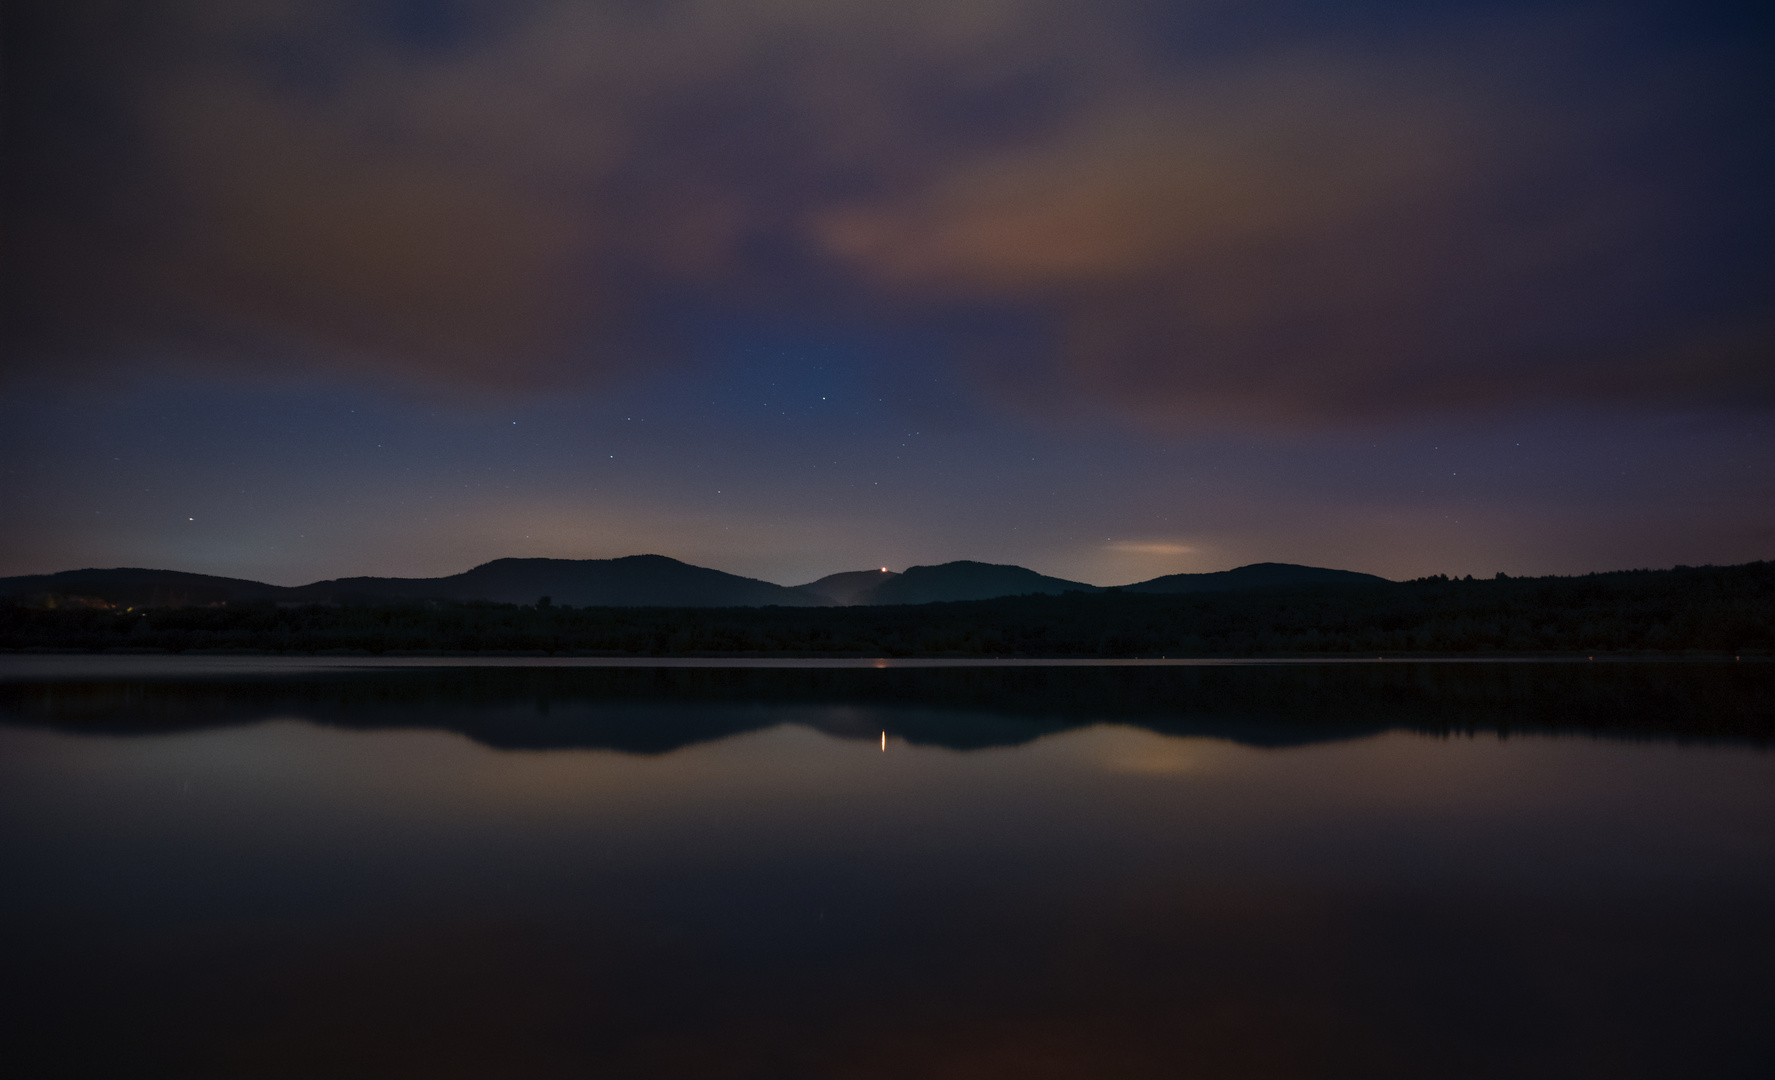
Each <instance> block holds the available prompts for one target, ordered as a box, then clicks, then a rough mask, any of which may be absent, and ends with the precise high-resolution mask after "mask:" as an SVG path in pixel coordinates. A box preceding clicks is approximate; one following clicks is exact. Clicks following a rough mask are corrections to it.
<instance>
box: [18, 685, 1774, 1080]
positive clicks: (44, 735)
mask: <svg viewBox="0 0 1775 1080" xmlns="http://www.w3.org/2000/svg"><path fill="white" fill-rule="evenodd" d="M1772 735H1775V670H1772V666H1771V665H1748V664H1659V665H1651V664H1601V663H1598V664H1507V665H1506V664H1485V665H1476V664H1401V665H1360V666H1359V665H1303V666H1286V665H1285V666H1250V667H1224V666H1221V667H1175V666H1146V667H1118V668H1103V667H1073V668H1054V667H1007V668H966V667H954V668H925V669H901V668H890V669H886V670H873V669H834V668H827V667H814V668H804V669H772V668H746V669H722V668H585V667H563V666H558V665H536V666H531V667H521V668H510V667H479V668H455V667H447V666H426V665H415V666H412V667H409V668H403V669H394V670H383V669H377V668H375V667H374V666H373V665H364V666H359V667H354V668H340V669H334V668H330V667H327V666H325V665H322V664H318V663H310V664H307V665H289V666H282V667H280V666H279V665H278V664H277V663H275V662H254V663H252V664H235V665H230V664H227V663H221V662H217V663H210V664H204V663H198V662H195V661H193V662H189V663H182V662H181V658H170V659H167V660H160V661H154V662H142V663H133V664H132V663H123V662H108V661H104V660H102V659H99V658H91V659H87V658H70V659H66V660H54V661H43V662H36V661H24V660H14V661H7V662H5V663H0V949H3V962H0V998H3V999H4V1001H5V1002H6V1004H5V1005H4V1007H3V1011H0V1024H3V1025H4V1044H3V1051H0V1053H3V1055H4V1056H3V1057H0V1074H4V1075H6V1076H9V1077H36V1076H62V1075H70V1076H130V1077H137V1076H169V1077H197V1076H229V1077H260V1076H274V1077H283V1076H288V1077H346V1076H369V1077H405V1076H412V1077H428V1078H430V1077H454V1076H462V1077H505V1076H511V1077H529V1076H538V1077H554V1076H561V1077H630V1076H634V1077H696V1078H723V1077H772V1078H775V1077H858V1078H861V1077H894V1078H900V1077H937V1078H942V1077H956V1078H963V1077H965V1078H976V1077H1093V1078H1095V1077H1105V1078H1116V1077H1180V1076H1202V1077H1321V1076H1340V1077H1363V1078H1372V1077H1393V1076H1398V1077H1592V1076H1594V1077H1642V1076H1643V1077H1691V1076H1692V1077H1732V1076H1745V1077H1750V1076H1756V1077H1762V1076H1767V1075H1775V1073H1772V1072H1771V1068H1772V1066H1775V755H1772V754H1771V753H1770V752H1769V746H1770V741H1769V740H1770V737H1771V736H1772Z"/></svg>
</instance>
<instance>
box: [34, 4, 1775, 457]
mask: <svg viewBox="0 0 1775 1080" xmlns="http://www.w3.org/2000/svg"><path fill="white" fill-rule="evenodd" d="M19 7H20V8H21V10H22V11H23V14H22V15H21V16H20V17H18V18H15V19H13V20H12V21H11V22H10V23H9V40H10V43H9V49H10V50H11V52H9V57H8V60H9V74H8V77H9V82H10V83H11V84H13V85H14V86H17V87H20V88H22V89H23V90H24V91H25V92H21V93H12V92H9V93H8V95H7V96H6V99H5V101H6V108H7V110H8V116H7V130H8V140H9V165H8V168H9V170H10V172H9V183H8V185H7V188H6V190H7V192H8V195H7V199H8V205H7V207H6V214H7V221H8V228H9V239H8V244H9V259H8V260H7V266H6V273H7V274H8V275H9V276H8V278H7V281H6V301H7V312H8V333H9V335H10V340H9V349H8V352H9V355H10V356H12V357H14V358H15V362H16V361H18V360H21V359H23V360H28V359H30V358H32V357H36V358H38V359H39V361H40V360H41V358H43V357H46V356H52V355H62V356H66V355H91V354H95V353H104V352H111V353H115V352H117V351H118V350H119V349H122V350H124V351H126V352H128V353H129V354H131V355H135V354H138V353H140V352H141V351H142V347H143V346H144V345H158V346H162V347H165V346H172V347H174V348H175V349H176V350H177V351H179V352H191V351H193V350H200V351H203V352H206V353H207V354H209V355H210V356H212V357H214V358H216V359H217V361H218V362H221V363H228V364H240V365H245V366H247V367H249V368H250V369H253V370H258V369H260V368H262V367H263V365H264V364H265V361H264V359H263V357H264V356H265V355H266V350H267V349H268V348H275V349H277V350H278V351H279V352H280V354H281V355H288V356H294V357H307V358H313V357H326V358H331V362H333V363H334V364H341V365H350V366H351V367H352V368H354V369H357V370H365V371H370V372H376V371H382V372H387V373H389V374H392V375H395V376H398V377H403V378H419V379H429V380H434V381H443V382H446V383H451V384H457V385H462V384H466V385H470V386H486V385H498V384H513V385H519V386H533V385H537V384H539V383H546V382H551V381H558V380H561V379H564V378H568V379H579V378H589V377H590V378H595V377H598V376H601V375H605V374H610V373H614V372H618V371H621V370H624V369H627V368H631V367H634V366H637V365H643V364H650V363H656V362H659V361H661V360H662V359H669V358H670V357H671V356H672V355H673V351H674V349H675V347H676V345H675V343H674V340H673V336H672V331H671V328H672V327H673V326H674V325H678V324H680V323H682V321H683V320H682V318H681V316H682V314H683V312H684V311H685V310H686V309H687V306H688V307H689V308H695V307H696V306H698V305H702V306H705V307H720V308H725V309H729V310H734V309H738V310H749V311H754V312H762V313H769V314H773V315H783V314H791V315H792V314H794V313H796V312H797V311H803V310H818V311H820V312H828V313H829V312H834V311H836V312H844V313H850V314H851V315H853V316H855V317H859V318H869V319H874V318H888V319H892V320H893V321H895V322H896V323H905V322H907V321H912V322H918V321H925V322H930V323H933V324H939V325H945V326H953V325H968V326H974V325H978V324H980V323H982V322H983V320H980V319H973V320H970V319H967V318H961V319H957V318H956V316H958V315H963V316H965V315H968V314H970V313H974V314H979V313H989V314H993V315H995V316H997V317H998V318H997V321H993V320H984V321H986V322H992V323H993V325H1000V326H1011V327H1013V328H1014V332H1012V333H1010V334H1009V336H1008V337H1006V339H1005V340H997V339H995V338H994V337H993V336H992V335H990V334H988V335H986V337H985V338H984V339H977V338H973V337H970V338H968V339H967V340H966V341H957V342H956V343H955V344H956V347H957V348H958V349H963V350H965V354H966V355H968V356H972V357H974V358H976V360H977V361H978V362H980V363H982V364H986V365H989V366H988V367H987V368H986V370H988V371H989V372H993V373H995V374H1002V375H1003V377H1002V378H998V379H997V380H996V382H995V383H994V385H998V386H1000V387H1001V389H1002V390H1003V391H1004V392H1006V393H1015V394H1018V395H1021V396H1024V397H1034V398H1037V399H1041V400H1047V401H1058V400H1065V399H1066V398H1068V397H1072V398H1078V399H1081V400H1094V401H1098V402H1105V403H1108V404H1109V405H1111V406H1112V407H1114V408H1117V409H1121V410H1124V411H1126V412H1129V413H1131V414H1135V415H1138V416H1141V417H1144V418H1147V419H1149V420H1153V421H1156V422H1160V423H1164V422H1169V421H1172V420H1175V419H1179V418H1187V419H1190V420H1192V421H1199V420H1200V419H1203V418H1216V417H1226V418H1232V419H1241V420H1249V419H1253V418H1256V419H1263V420H1269V421H1273V422H1285V423H1302V422H1320V421H1323V420H1325V419H1327V418H1349V417H1359V416H1371V415H1383V414H1388V413H1393V412H1398V411H1400V410H1409V409H1416V408H1423V407H1434V408H1456V407H1472V406H1486V405H1490V404H1493V403H1500V402H1504V403H1507V402H1511V401H1517V400H1521V399H1524V398H1529V397H1573V398H1581V399H1592V398H1596V397H1599V396H1601V397H1607V396H1618V397H1635V398H1643V399H1659V398H1667V397H1669V396H1670V395H1672V394H1677V395H1689V396H1696V395H1699V396H1701V397H1715V398H1717V397H1720V396H1735V397H1737V398H1740V399H1751V400H1768V399H1769V398H1770V397H1771V396H1775V381H1772V380H1775V365H1770V364H1769V363H1768V362H1767V360H1768V354H1769V347H1770V342H1771V340H1772V338H1775V334H1772V333H1771V331H1770V329H1769V326H1770V324H1771V319H1770V318H1769V314H1768V307H1767V302H1766V297H1767V295H1768V288H1767V286H1768V284H1769V277H1770V270H1769V267H1768V265H1767V260H1766V259H1763V258H1762V257H1761V256H1759V255H1757V254H1756V253H1757V252H1760V251H1763V250H1766V247H1767V240H1768V233H1769V229H1770V221H1769V216H1768V214H1767V212H1766V208H1765V203H1764V202H1763V196H1762V194H1761V193H1762V191H1763V190H1764V189H1765V187H1766V185H1764V184H1762V183H1761V182H1760V181H1761V180H1762V179H1766V177H1764V176H1763V175H1762V173H1763V172H1764V171H1766V170H1765V169H1764V168H1763V166H1764V163H1763V162H1762V161H1761V159H1758V158H1755V157H1754V156H1753V155H1754V153H1755V151H1754V148H1753V149H1745V147H1751V146H1752V145H1753V143H1754V140H1745V139H1741V138H1736V137H1735V136H1734V132H1736V131H1738V130H1739V128H1740V127H1741V126H1742V125H1743V124H1744V123H1747V122H1749V121H1747V120H1746V119H1745V117H1744V116H1739V115H1736V114H1735V113H1734V111H1733V110H1734V108H1736V107H1737V106H1734V105H1732V104H1731V103H1732V102H1735V101H1743V100H1750V99H1751V98H1753V97H1754V95H1749V94H1746V93H1745V92H1744V90H1743V87H1742V86H1739V85H1738V84H1737V83H1734V82H1733V81H1732V78H1727V77H1723V76H1717V77H1716V76H1702V75H1698V74H1696V72H1697V70H1699V69H1700V68H1702V67H1704V66H1705V65H1702V64H1697V63H1695V62H1694V61H1693V59H1692V58H1691V59H1688V60H1685V61H1684V62H1683V63H1680V64H1679V63H1678V62H1676V61H1675V60H1669V61H1665V60H1660V59H1659V58H1658V57H1657V56H1654V55H1646V54H1645V53H1644V51H1643V50H1644V47H1643V46H1634V45H1631V44H1629V43H1628V42H1629V41H1630V38H1631V35H1629V34H1611V33H1610V32H1609V28H1608V27H1607V26H1604V25H1601V24H1597V23H1593V22H1591V23H1587V22H1586V21H1585V20H1584V19H1583V18H1579V17H1576V16H1574V17H1572V18H1569V19H1567V20H1565V21H1564V22H1563V23H1561V24H1558V25H1539V24H1537V25H1532V26H1530V25H1524V24H1522V23H1521V22H1520V20H1521V19H1522V18H1524V17H1523V16H1521V15H1516V14H1512V13H1511V9H1510V8H1508V7H1504V6H1499V7H1496V8H1494V7H1492V6H1491V5H1488V4H1485V3H1471V4H1469V5H1466V6H1465V7H1463V8H1461V9H1460V10H1461V11H1462V12H1463V16H1462V19H1463V21H1462V25H1461V27H1460V30H1461V32H1460V33H1455V34H1449V33H1446V32H1445V33H1442V34H1439V35H1438V34H1429V33H1423V34H1418V35H1416V36H1414V35H1412V34H1410V33H1399V34H1395V35H1393V36H1392V37H1390V38H1389V41H1390V42H1391V43H1390V44H1389V43H1388V42H1383V41H1380V40H1379V39H1376V40H1372V41H1362V40H1360V39H1359V38H1357V37H1344V38H1338V39H1331V38H1327V39H1326V40H1324V41H1322V42H1320V43H1318V44H1317V45H1313V44H1310V43H1309V44H1303V43H1302V42H1301V41H1300V40H1299V38H1298V36H1294V37H1291V38H1289V39H1287V40H1284V39H1283V38H1282V37H1280V36H1277V35H1276V33H1275V32H1274V31H1273V30H1264V29H1263V28H1262V27H1263V25H1264V20H1265V19H1266V18H1268V16H1267V15H1266V14H1264V13H1262V12H1254V13H1253V14H1252V15H1251V16H1249V17H1250V19H1251V20H1252V22H1251V23H1250V24H1249V25H1244V26H1243V28H1242V29H1240V30H1239V32H1238V33H1231V34H1229V33H1227V29H1228V23H1227V20H1233V21H1235V22H1236V21H1237V20H1238V19H1240V18H1243V17H1244V16H1241V15H1238V14H1236V13H1229V12H1228V11H1226V10H1222V6H1221V5H1211V4H1201V5H1186V6H1182V7H1181V8H1180V6H1179V5H1177V4H1175V3H1171V2H1167V3H1159V2H1157V0H1152V2H1149V0H991V2H987V0H975V2H970V3H961V4H957V3H943V2H938V0H905V2H902V3H894V4H887V3H867V2H862V0H846V2H837V3H833V2H825V3H815V2H783V0H680V2H676V3H665V4H646V5H639V4H627V3H568V2H566V0H533V2H530V3H525V4H520V5H511V4H507V3H492V2H490V0H486V2H475V0H465V2H463V3H458V4H452V5H438V6H436V7H435V8H431V7H427V6H426V5H423V4H421V5H413V4H327V3H322V4H309V5H290V4H286V3H281V2H276V0H236V2H234V3H226V4H217V3H201V2H187V3H178V4H167V5H162V6H152V7H145V8H143V9H141V13H139V14H138V15H136V16H135V17H134V21H126V20H122V19H121V18H120V17H119V16H117V15H115V14H114V11H115V10H116V9H114V8H113V7H112V6H111V5H108V4H100V3H97V2H96V0H91V2H85V3H83V2H80V0H62V2H61V3H57V4H53V5H51V4H46V3H40V4H36V5H32V4H29V3H27V4H23V5H19ZM397 10H398V11H399V12H402V13H403V14H401V15H400V16H398V17H397V16H396V15H394V14H391V12H395V11H397ZM1210 16H1212V18H1210ZM1620 18H1627V16H1621V17H1620ZM1165 20H1169V22H1168V23H1166V25H1168V26H1169V30H1168V31H1167V32H1168V33H1169V34H1170V35H1171V37H1172V39H1174V40H1181V41H1184V42H1185V43H1184V44H1182V45H1176V46H1175V47H1173V46H1167V45H1165V44H1162V41H1163V40H1164V38H1163V35H1161V34H1159V33H1158V32H1157V30H1156V29H1155V28H1156V27H1158V26H1159V25H1160V24H1161V22H1164V21H1165ZM1214 20H1220V21H1219V22H1215V21H1214ZM1288 21H1289V20H1286V19H1284V20H1278V22H1279V23H1286V22H1288ZM1179 26H1181V27H1183V28H1184V30H1183V33H1182V37H1181V38H1179V30H1178V27H1179ZM1198 29H1199V30H1201V35H1202V42H1208V41H1210V40H1211V38H1210V37H1209V36H1208V35H1209V34H1210V31H1215V32H1218V33H1220V35H1221V40H1223V41H1226V42H1232V41H1237V42H1240V44H1238V45H1237V46H1236V47H1234V46H1232V45H1223V46H1221V47H1220V48H1218V49H1216V48H1211V47H1209V46H1208V45H1207V44H1199V43H1195V42H1194V39H1193V38H1190V34H1191V33H1194V32H1195V31H1196V30H1198ZM1531 42H1533V43H1535V44H1529V43H1531ZM1635 49H1639V50H1641V51H1639V52H1635V51H1634V50H1635ZM1752 51H1753V52H1754V50H1752ZM12 53H16V55H17V57H18V62H17V63H13V62H12V60H13V56H12ZM1719 59H1720V60H1721V64H1720V65H1719V66H1720V68H1721V69H1722V70H1725V71H1728V72H1729V71H1732V70H1735V68H1734V65H1735V64H1741V63H1742V60H1741V59H1740V60H1734V59H1733V57H1732V56H1731V55H1726V54H1723V53H1722V54H1721V57H1720V58H1719ZM1710 79H1712V80H1713V81H1709V80H1710ZM1745 115H1749V114H1745ZM1701 120H1705V123H1702V122H1700V121H1701ZM1756 122H1758V123H1760V120H1759V121H1756ZM1709 125H1711V126H1709ZM1708 132H1711V133H1712V134H1708ZM242 357H245V358H247V359H244V360H243V359H241V358H242ZM1001 367H1003V368H1008V369H1009V370H1008V371H1004V372H1001V371H1000V368H1001Z"/></svg>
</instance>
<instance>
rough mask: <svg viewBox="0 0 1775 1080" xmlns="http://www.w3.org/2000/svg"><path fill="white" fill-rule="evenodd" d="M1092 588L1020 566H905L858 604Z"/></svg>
mask: <svg viewBox="0 0 1775 1080" xmlns="http://www.w3.org/2000/svg"><path fill="white" fill-rule="evenodd" d="M1097 591H1099V590H1098V588H1097V586H1095V585H1086V584H1084V583H1083V582H1079V581H1067V580H1065V579H1064V578H1056V577H1048V576H1046V575H1044V574H1038V573H1036V572H1035V571H1034V570H1026V569H1024V568H1023V567H1021V566H1000V565H998V564H995V563H983V562H970V561H967V560H961V561H958V562H947V563H942V564H941V565H938V566H909V567H907V568H906V572H905V573H903V574H900V575H899V576H897V577H895V578H892V579H890V580H888V581H884V582H882V583H881V584H880V585H879V586H877V587H876V588H874V589H871V590H870V591H869V592H868V593H867V594H866V595H865V597H864V598H863V599H860V600H858V601H856V602H857V603H861V604H930V603H935V602H937V601H956V600H993V599H996V598H998V597H1001V596H1028V595H1032V594H1037V593H1041V594H1046V595H1050V596H1053V595H1058V594H1060V593H1065V592H1097Z"/></svg>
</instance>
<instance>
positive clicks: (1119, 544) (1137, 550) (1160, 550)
mask: <svg viewBox="0 0 1775 1080" xmlns="http://www.w3.org/2000/svg"><path fill="white" fill-rule="evenodd" d="M1103 546H1104V547H1105V548H1107V549H1108V550H1110V551H1125V552H1128V553H1129V554H1132V555H1188V554H1191V553H1192V552H1194V551H1195V550H1196V549H1195V548H1193V547H1190V546H1189V545H1188V544H1171V543H1165V542H1162V541H1153V542H1147V541H1141V540H1112V541H1110V542H1109V543H1107V544H1105V545H1103Z"/></svg>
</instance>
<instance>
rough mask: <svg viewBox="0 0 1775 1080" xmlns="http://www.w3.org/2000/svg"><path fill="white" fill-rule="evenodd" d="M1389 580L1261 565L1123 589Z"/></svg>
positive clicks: (1214, 588) (1259, 586)
mask: <svg viewBox="0 0 1775 1080" xmlns="http://www.w3.org/2000/svg"><path fill="white" fill-rule="evenodd" d="M1386 580H1387V579H1386V578H1383V577H1376V576H1375V575H1373V574H1361V573H1357V572H1356V571H1354V570H1329V569H1326V568H1324V567H1320V566H1297V565H1295V564H1294V563H1274V562H1260V563H1252V564H1251V565H1249V566H1241V567H1238V568H1236V569H1233V570H1218V571H1215V572H1214V573H1211V574H1166V575H1165V576H1164V577H1156V578H1153V579H1152V580H1151V581H1142V582H1138V583H1136V584H1133V585H1124V586H1122V591H1124V592H1142V593H1194V592H1222V591H1224V590H1227V589H1268V588H1274V587H1276V586H1279V585H1379V584H1382V583H1384V582H1386Z"/></svg>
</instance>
